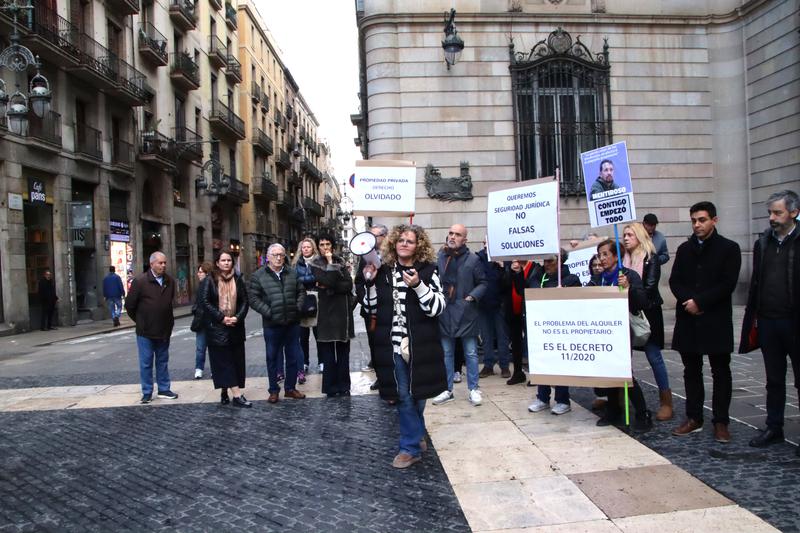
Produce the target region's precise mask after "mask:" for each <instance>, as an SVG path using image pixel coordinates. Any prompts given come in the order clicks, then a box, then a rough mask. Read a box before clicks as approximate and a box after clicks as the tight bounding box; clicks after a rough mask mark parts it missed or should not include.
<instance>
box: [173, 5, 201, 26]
mask: <svg viewBox="0 0 800 533" xmlns="http://www.w3.org/2000/svg"><path fill="white" fill-rule="evenodd" d="M169 10H170V11H177V12H179V13H180V14H181V15H183V16H184V17H185V18H187V19H189V20H190V21H192V22H193V23H194V24H197V15H196V14H195V5H194V2H192V1H191V0H171V1H170V3H169Z"/></svg>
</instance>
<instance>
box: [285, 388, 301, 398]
mask: <svg viewBox="0 0 800 533" xmlns="http://www.w3.org/2000/svg"><path fill="white" fill-rule="evenodd" d="M283 397H284V398H294V399H295V400H302V399H304V398H305V397H306V395H305V394H303V393H302V392H300V391H299V390H297V389H295V390H287V391H286V392H284V393H283Z"/></svg>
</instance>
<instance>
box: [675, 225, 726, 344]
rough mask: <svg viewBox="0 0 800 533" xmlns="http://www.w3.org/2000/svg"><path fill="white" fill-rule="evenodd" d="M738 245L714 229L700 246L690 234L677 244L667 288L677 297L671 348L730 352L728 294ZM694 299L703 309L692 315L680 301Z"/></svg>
mask: <svg viewBox="0 0 800 533" xmlns="http://www.w3.org/2000/svg"><path fill="white" fill-rule="evenodd" d="M741 266H742V252H741V250H740V249H739V245H738V244H736V243H735V242H734V241H732V240H730V239H726V238H725V237H723V236H722V235H720V234H719V233H717V231H716V230H715V231H714V233H713V234H712V235H711V236H710V237H709V238H708V239H706V240H705V242H703V244H702V246H701V245H700V243H698V242H697V239H696V238H695V237H694V236H692V237H689V240H687V241H686V242H684V243H683V244H681V245H680V246H679V247H678V251H677V252H676V254H675V263H674V264H673V265H672V274H671V275H670V277H669V288H670V289H671V290H672V294H674V295H675V298H676V299H677V300H678V301H677V303H676V306H675V307H676V309H675V332H674V333H673V335H672V349H673V350H677V351H679V352H684V353H699V354H729V353H731V352H732V351H733V305H732V302H731V295H732V294H733V291H734V289H736V283H737V282H738V280H739V269H740V268H741ZM691 299H694V301H695V303H697V306H698V307H699V308H700V311H702V314H700V315H691V314H689V313H688V312H687V311H686V310H684V308H683V305H682V304H683V302H685V301H687V300H691Z"/></svg>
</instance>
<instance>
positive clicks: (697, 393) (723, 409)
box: [681, 352, 733, 424]
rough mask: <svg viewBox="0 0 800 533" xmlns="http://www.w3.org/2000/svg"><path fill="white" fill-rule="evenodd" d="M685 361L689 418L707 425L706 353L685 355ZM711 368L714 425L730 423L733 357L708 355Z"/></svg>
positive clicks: (728, 355)
mask: <svg viewBox="0 0 800 533" xmlns="http://www.w3.org/2000/svg"><path fill="white" fill-rule="evenodd" d="M681 361H683V382H684V385H685V386H686V417H687V418H691V419H692V420H696V421H697V422H700V423H701V424H702V423H703V402H704V401H705V396H706V392H705V387H704V386H703V354H701V353H686V352H681ZM708 362H709V364H710V365H711V381H712V384H713V387H714V388H713V392H712V395H711V412H712V415H713V416H712V419H711V422H712V423H714V424H729V423H730V417H729V416H728V409H729V408H730V406H731V395H732V393H733V379H732V378H731V354H729V353H720V354H708Z"/></svg>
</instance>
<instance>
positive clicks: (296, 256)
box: [292, 237, 319, 266]
mask: <svg viewBox="0 0 800 533" xmlns="http://www.w3.org/2000/svg"><path fill="white" fill-rule="evenodd" d="M304 242H307V243H310V244H311V249H312V250H313V251H314V254H313V255H312V256H311V257H314V256H315V255H319V250H318V249H317V243H315V242H314V239H312V238H310V237H306V238H305V239H303V240H301V241H300V242H299V243H297V251H296V252H295V253H294V257H293V258H292V266H297V262H298V261H300V258H301V257H303V252H302V250H301V248H302V247H303V243H304Z"/></svg>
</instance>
